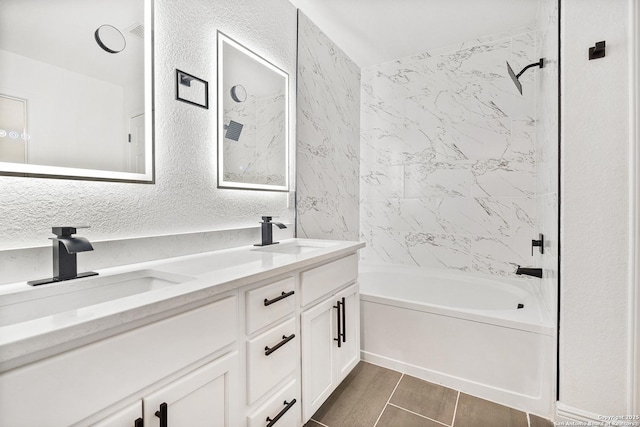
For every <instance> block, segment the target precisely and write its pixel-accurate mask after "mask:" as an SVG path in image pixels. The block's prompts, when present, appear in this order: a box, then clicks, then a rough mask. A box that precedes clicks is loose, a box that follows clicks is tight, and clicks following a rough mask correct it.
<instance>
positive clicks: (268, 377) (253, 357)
mask: <svg viewBox="0 0 640 427" xmlns="http://www.w3.org/2000/svg"><path fill="white" fill-rule="evenodd" d="M292 335H293V338H290V339H288V338H289V337H291V336H292ZM287 339H288V340H287ZM298 340H299V337H298V336H297V334H296V321H295V319H290V320H287V321H286V322H284V323H281V324H279V325H277V326H275V327H274V328H272V329H269V330H268V331H267V332H265V333H264V334H262V335H258V336H257V337H255V338H254V339H252V340H249V342H247V400H248V403H249V404H252V403H253V402H255V401H256V400H257V399H259V398H260V397H261V396H262V395H264V394H265V393H266V392H267V391H269V390H270V389H272V388H273V387H274V386H275V385H276V384H277V383H278V382H280V381H282V380H283V379H284V378H285V377H286V376H287V375H289V374H290V373H291V372H293V371H294V370H295V369H296V363H297V361H298V359H299V354H300V352H299V348H300V342H299V341H298ZM267 347H268V348H269V350H270V351H267ZM267 353H269V354H268V355H267Z"/></svg>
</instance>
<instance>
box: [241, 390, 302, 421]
mask: <svg viewBox="0 0 640 427" xmlns="http://www.w3.org/2000/svg"><path fill="white" fill-rule="evenodd" d="M298 393H299V392H298V385H297V383H296V381H295V380H291V382H289V383H288V384H287V385H285V386H284V387H283V388H282V389H281V390H280V391H279V392H278V393H277V394H276V395H275V396H274V397H273V398H272V399H270V400H269V401H268V402H267V403H265V404H264V405H262V406H261V407H259V408H258V409H256V410H255V411H254V412H253V413H252V414H251V415H249V417H248V422H247V425H248V427H265V426H266V425H268V424H269V421H267V418H269V419H270V420H272V421H271V422H273V420H275V419H276V418H278V416H279V418H278V419H277V421H275V422H273V424H272V425H273V427H299V426H300V425H301V424H302V422H301V420H300V406H301V405H300V396H299V394H298ZM294 400H295V402H293V401H294ZM285 402H286V403H285Z"/></svg>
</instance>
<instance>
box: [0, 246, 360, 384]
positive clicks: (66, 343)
mask: <svg viewBox="0 0 640 427" xmlns="http://www.w3.org/2000/svg"><path fill="white" fill-rule="evenodd" d="M305 243H308V244H310V245H313V244H314V243H315V244H320V245H323V244H324V245H327V246H326V247H319V248H317V249H314V250H313V251H311V252H307V253H301V254H287V253H279V252H266V251H261V250H256V249H258V248H256V247H254V246H243V247H239V248H232V249H225V250H220V251H214V252H205V253H200V254H196V255H188V256H181V257H176V258H167V259H162V260H157V261H151V262H144V263H139V264H130V265H125V266H120V267H113V268H106V269H101V270H96V271H97V272H98V273H99V276H98V277H106V276H110V275H114V274H121V273H126V272H130V271H136V270H146V269H148V270H155V271H161V272H166V273H172V274H178V275H183V276H190V277H193V280H189V281H186V282H184V283H180V284H176V285H173V286H169V287H165V288H162V289H157V290H153V291H148V292H144V293H140V294H136V295H131V296H127V297H124V298H118V299H115V300H111V301H108V302H103V303H100V304H95V305H90V306H86V307H82V308H79V309H74V310H69V311H65V312H61V313H57V314H53V315H50V316H46V317H40V318H37V319H33V320H28V321H24V322H21V323H15V324H11V325H7V326H2V327H0V372H1V371H6V370H9V369H13V368H15V367H17V366H20V365H23V364H26V363H30V362H32V361H35V360H39V359H42V358H44V357H49V356H51V355H53V354H57V353H59V352H62V351H66V350H68V349H71V348H75V347H78V346H80V345H84V344H87V343H90V342H93V341H96V340H98V339H102V338H106V337H108V336H111V335H114V334H117V333H120V332H124V331H126V330H130V329H133V328H135V327H138V326H141V325H144V324H147V323H150V322H152V321H156V320H159V319H161V318H164V317H168V316H171V315H173V314H176V313H178V312H181V311H184V310H185V307H186V308H188V307H189V306H190V305H192V306H196V305H198V303H199V302H201V301H202V300H206V299H208V298H211V297H213V296H215V295H217V294H220V293H223V292H226V291H230V290H233V289H237V288H239V287H241V286H244V285H248V284H251V283H255V282H259V281H261V280H265V279H269V278H271V277H275V276H278V275H281V274H285V273H288V272H291V271H294V270H298V269H304V268H305V267H309V266H311V265H314V264H317V263H322V262H324V261H328V260H330V259H333V258H336V257H340V256H343V255H346V254H349V253H352V252H354V251H356V250H358V249H360V248H362V247H364V243H362V242H345V241H329V240H311V239H288V240H283V241H282V242H281V243H280V245H282V246H281V247H284V246H286V245H287V244H289V245H295V244H298V245H300V244H302V245H304V244H305ZM34 279H38V278H36V277H34ZM83 280H91V278H88V279H74V280H72V281H69V282H60V283H70V282H74V283H77V284H78V285H80V284H81V283H82V281H83ZM56 285H57V284H51V285H41V286H39V287H36V288H34V287H31V286H29V285H27V284H26V283H25V282H22V283H14V284H10V285H2V286H0V298H1V297H3V296H5V297H6V296H9V295H10V294H14V293H16V292H22V291H27V292H39V291H40V290H41V289H42V290H44V289H46V288H47V286H56ZM0 309H1V307H0Z"/></svg>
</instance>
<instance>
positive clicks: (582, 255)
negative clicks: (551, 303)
mask: <svg viewBox="0 0 640 427" xmlns="http://www.w3.org/2000/svg"><path fill="white" fill-rule="evenodd" d="M631 2H632V0H619V1H613V2H612V1H610V0H591V1H589V2H584V1H581V0H563V1H562V3H561V14H562V16H561V22H562V29H561V33H562V47H561V52H562V71H561V72H562V83H561V91H562V97H561V111H562V136H561V147H562V151H561V159H562V164H561V170H562V178H561V179H562V182H561V189H562V194H561V195H562V203H561V204H560V212H561V223H560V226H561V228H560V229H561V233H562V234H561V241H562V254H561V258H560V262H561V267H560V272H561V280H560V287H561V295H560V304H561V307H560V316H561V317H560V402H561V403H562V404H563V405H567V406H569V407H571V408H575V409H576V410H581V411H587V412H590V413H594V414H601V415H614V414H628V413H629V412H628V410H627V407H626V402H627V398H626V397H625V395H626V393H627V391H628V384H627V381H628V378H629V375H630V374H629V371H628V366H629V361H628V358H627V355H628V349H627V343H628V338H627V337H628V333H629V329H628V327H629V324H628V321H629V319H628V317H629V313H628V309H627V307H628V291H629V286H630V284H629V277H628V275H629V231H630V230H629V210H630V201H629V198H630V194H629V146H630V140H629V91H630V84H629V83H630V82H629V28H628V22H629V15H630V5H631ZM600 40H606V42H607V51H606V57H604V58H602V59H597V60H593V61H589V60H588V48H589V47H590V46H593V45H594V43H595V42H597V41H600ZM636 48H637V46H636ZM594 117H595V118H597V119H598V120H596V121H594V120H593V118H594ZM635 197H637V195H636V196H635ZM635 339H636V340H637V339H638V337H637V336H636V337H635Z"/></svg>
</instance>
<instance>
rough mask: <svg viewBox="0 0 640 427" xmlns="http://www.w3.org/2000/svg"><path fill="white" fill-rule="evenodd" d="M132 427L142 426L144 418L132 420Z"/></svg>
mask: <svg viewBox="0 0 640 427" xmlns="http://www.w3.org/2000/svg"><path fill="white" fill-rule="evenodd" d="M133 427H144V420H143V419H142V418H138V419H137V420H135V421H134V422H133Z"/></svg>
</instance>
